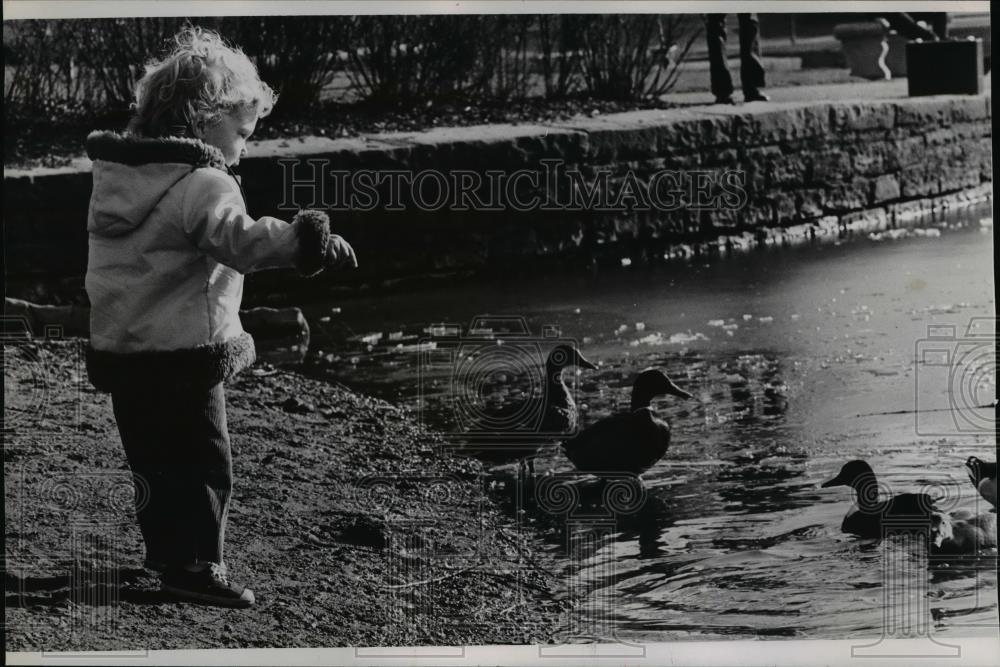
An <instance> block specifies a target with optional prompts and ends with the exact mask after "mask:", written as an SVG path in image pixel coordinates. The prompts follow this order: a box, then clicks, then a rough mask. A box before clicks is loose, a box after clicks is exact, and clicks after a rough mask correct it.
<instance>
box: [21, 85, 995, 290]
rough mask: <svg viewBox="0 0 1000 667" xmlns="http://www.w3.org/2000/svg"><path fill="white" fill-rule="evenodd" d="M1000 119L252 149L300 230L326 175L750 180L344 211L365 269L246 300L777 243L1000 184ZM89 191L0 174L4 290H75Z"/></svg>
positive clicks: (951, 102) (538, 130) (601, 122)
mask: <svg viewBox="0 0 1000 667" xmlns="http://www.w3.org/2000/svg"><path fill="white" fill-rule="evenodd" d="M991 114H992V108H991V98H990V95H989V94H986V95H979V96H938V97H925V98H902V99H883V100H862V99H857V100H842V101H835V102H826V101H821V102H787V103H764V104H760V103H753V104H747V105H742V106H719V105H717V106H710V107H702V108H684V109H670V110H648V111H635V112H629V113H622V114H614V115H606V116H596V117H592V118H579V119H575V120H573V121H568V122H561V123H554V124H551V125H488V126H478V127H464V128H437V129H433V130H430V131H427V132H415V133H399V134H380V135H372V136H367V137H361V138H351V139H329V138H326V137H303V138H302V139H292V140H288V139H282V140H270V141H261V142H253V143H252V144H251V147H250V150H251V157H249V158H247V159H245V160H244V161H243V163H242V164H241V171H242V173H243V175H244V183H245V184H246V185H248V187H247V196H248V206H249V209H250V211H251V213H252V214H253V215H256V216H259V215H265V214H267V215H277V216H278V217H283V218H285V219H288V218H290V217H291V213H292V210H287V209H286V210H279V205H280V204H281V203H285V204H286V205H289V206H290V208H291V209H294V208H296V207H307V206H314V205H320V206H322V205H323V204H324V203H328V202H327V201H325V200H321V201H318V202H317V201H310V196H309V195H310V192H312V195H313V197H312V198H314V199H315V198H319V195H318V194H317V193H318V192H319V190H318V189H317V188H310V187H308V186H309V184H310V183H320V184H322V183H325V181H324V179H326V178H327V177H328V172H329V170H331V169H337V170H344V171H345V172H346V173H355V172H357V171H358V170H370V171H371V172H373V173H380V172H382V171H386V170H401V171H404V172H408V173H417V172H420V171H422V170H436V171H438V172H440V173H443V174H449V173H454V171H453V170H467V171H468V172H469V173H473V174H478V175H479V176H485V175H487V174H488V172H490V171H494V172H501V173H504V174H512V173H514V172H517V171H519V170H521V171H523V172H524V173H526V174H528V175H531V174H534V175H536V176H537V178H536V179H535V180H534V181H532V179H530V178H526V179H524V182H522V183H519V184H518V188H517V191H518V196H521V197H529V198H530V197H531V196H533V195H537V196H538V197H539V199H540V200H541V201H546V197H551V196H553V195H558V196H559V197H563V196H565V195H566V193H567V191H568V190H570V189H571V188H567V187H564V186H565V184H563V183H560V184H559V186H558V187H557V189H556V192H549V191H548V185H549V183H547V182H546V181H545V178H544V175H545V169H544V163H543V161H557V163H558V164H559V165H561V166H562V168H563V169H565V170H573V171H575V172H577V173H578V174H579V175H580V178H581V179H583V182H584V185H585V187H591V186H593V188H594V192H595V193H596V194H597V195H605V194H606V195H608V196H610V197H611V198H612V199H614V198H615V197H616V196H619V195H621V194H622V192H623V190H624V189H625V188H628V187H632V188H636V187H638V188H647V189H648V188H650V187H652V184H653V183H654V182H655V181H656V178H657V176H658V174H661V172H664V171H671V172H675V173H676V174H678V175H679V177H681V178H685V177H691V178H693V177H694V176H693V175H694V174H695V173H696V172H697V173H707V174H708V175H709V177H711V178H716V177H717V176H718V175H719V174H723V173H725V172H726V171H727V170H728V171H733V172H736V173H738V174H742V178H743V179H744V181H743V184H742V186H741V187H742V192H743V195H745V196H744V197H743V198H742V200H741V201H734V202H731V204H733V203H735V204H736V205H735V206H734V205H727V206H722V207H720V206H715V207H708V208H706V207H703V206H702V207H696V206H695V204H696V202H694V201H692V200H691V197H692V195H691V193H690V192H689V193H687V194H685V195H684V196H683V197H682V199H680V200H679V201H680V203H681V205H679V206H677V207H673V208H670V207H666V208H664V207H660V208H651V209H647V210H633V211H632V212H629V211H627V210H624V209H623V210H604V211H601V210H597V207H596V206H582V207H576V209H574V207H566V206H563V207H561V208H557V209H556V210H541V209H537V208H536V209H533V210H528V211H517V210H513V209H511V208H510V207H507V208H501V209H499V210H495V211H473V210H468V211H457V210H454V207H453V206H451V205H445V206H442V207H440V209H439V210H436V211H427V210H421V208H420V207H418V206H415V205H414V202H413V201H405V202H402V204H403V205H402V206H401V207H400V210H387V207H386V206H377V207H375V208H374V209H372V210H361V209H360V208H358V207H355V208H353V209H352V208H346V207H345V208H344V209H343V210H334V211H332V215H331V218H332V219H333V221H334V227H335V228H336V230H337V231H338V232H339V233H342V234H344V236H346V237H347V238H349V239H350V240H351V241H352V243H353V244H354V246H355V248H356V249H357V250H358V254H359V258H360V260H361V270H359V271H358V272H356V273H352V274H350V275H347V274H337V275H334V276H324V277H321V278H319V279H318V280H314V281H307V282H303V281H301V280H299V279H296V278H295V277H294V276H291V275H287V274H285V273H284V272H265V273H263V274H255V275H253V276H251V277H250V279H249V280H248V283H247V289H248V292H247V293H248V300H249V301H250V302H253V301H254V299H255V297H256V296H259V295H263V294H268V293H272V292H275V291H279V292H280V291H282V290H285V289H287V288H288V286H289V285H292V284H295V285H296V289H297V290H298V289H306V290H316V291H323V290H329V289H334V288H336V287H337V286H338V285H339V286H346V285H348V284H355V285H357V284H361V283H366V284H378V283H384V282H389V281H395V280H398V279H400V278H406V277H413V276H420V275H429V274H440V273H449V272H454V271H460V272H461V271H490V270H504V268H503V267H510V266H511V262H518V263H524V262H539V263H543V264H544V263H551V262H554V261H558V262H566V261H568V262H573V263H579V262H582V263H585V264H587V263H591V262H595V261H597V262H601V261H605V260H606V259H607V258H608V257H612V256H614V257H617V258H619V259H620V258H621V257H628V256H630V255H632V254H645V253H651V254H652V255H655V256H663V255H664V254H668V247H669V246H671V245H672V244H691V243H702V242H709V241H711V240H713V239H717V238H719V237H721V236H731V235H737V236H739V235H741V234H750V235H753V236H758V235H761V234H763V235H765V236H766V234H765V232H766V231H767V230H768V229H770V228H786V227H789V226H793V225H800V224H814V223H815V222H816V221H818V220H822V219H824V218H826V217H829V216H835V217H838V218H839V217H841V216H844V215H849V214H855V213H858V212H864V211H866V210H874V209H876V208H879V207H887V206H893V205H897V204H903V203H906V202H908V201H911V200H917V199H923V198H927V197H941V196H944V195H950V194H954V193H960V192H962V191H965V190H969V189H973V188H976V187H978V186H980V185H982V184H984V183H991V182H992V152H991V144H990V142H991V139H992V137H991V134H992V126H991ZM283 162H284V163H285V164H282V163H283ZM293 177H294V178H296V179H298V180H299V182H300V185H301V183H305V184H306V186H307V187H305V188H301V187H300V188H298V189H296V190H294V191H291V196H290V197H289V190H288V189H287V188H285V185H286V184H287V183H288V181H289V179H291V178H293ZM316 179H319V181H317V180H316ZM601 179H604V180H603V181H602V180H601ZM327 185H328V184H327ZM90 186H91V178H90V163H89V162H88V161H86V160H76V161H74V163H73V164H72V165H70V166H68V167H64V168H60V169H33V170H7V169H5V171H4V195H5V198H4V199H5V208H4V218H5V228H6V231H7V238H6V245H7V248H8V249H9V250H8V253H7V278H8V293H10V294H12V295H14V296H24V297H26V298H29V299H33V300H36V301H46V300H50V297H52V296H53V295H65V294H66V293H67V291H69V292H72V291H74V290H77V291H78V290H79V287H80V284H81V281H80V278H81V277H82V275H83V272H84V271H85V268H86V246H87V236H86V212H87V205H88V200H89V196H90ZM331 187H332V186H331ZM320 194H321V193H320ZM379 194H380V195H384V194H385V193H384V192H382V191H379ZM710 194H711V193H710ZM715 194H717V192H716V193H715ZM286 197H288V198H289V199H290V201H285V199H286ZM640 208H641V207H640ZM615 261H617V260H615ZM347 281H350V282H347Z"/></svg>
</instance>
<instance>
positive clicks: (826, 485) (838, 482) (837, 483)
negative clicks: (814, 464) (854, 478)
mask: <svg viewBox="0 0 1000 667" xmlns="http://www.w3.org/2000/svg"><path fill="white" fill-rule="evenodd" d="M846 485H847V482H845V481H844V480H842V479H841V478H840V475H837V476H836V477H834V478H833V479H831V480H829V481H827V482H823V483H822V484H820V485H819V488H821V489H828V488H830V487H831V486H846Z"/></svg>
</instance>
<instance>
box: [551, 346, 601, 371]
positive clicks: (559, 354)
mask: <svg viewBox="0 0 1000 667" xmlns="http://www.w3.org/2000/svg"><path fill="white" fill-rule="evenodd" d="M545 364H546V366H548V367H549V368H550V369H552V370H555V371H557V372H558V371H561V370H562V369H564V368H570V367H571V366H579V367H580V368H586V369H588V370H592V371H593V370H597V365H596V364H594V363H591V362H590V361H588V360H587V359H586V357H584V356H583V355H582V354H580V351H579V350H577V349H576V348H575V347H573V346H572V345H566V344H562V345H557V346H556V347H554V348H553V349H552V351H551V352H549V358H548V359H547V360H546V362H545Z"/></svg>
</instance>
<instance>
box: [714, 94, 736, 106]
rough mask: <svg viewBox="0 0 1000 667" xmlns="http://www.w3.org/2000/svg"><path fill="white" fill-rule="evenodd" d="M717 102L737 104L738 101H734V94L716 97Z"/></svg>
mask: <svg viewBox="0 0 1000 667" xmlns="http://www.w3.org/2000/svg"><path fill="white" fill-rule="evenodd" d="M715 103H716V104H736V102H734V101H733V96H732V95H727V96H725V97H716V98H715Z"/></svg>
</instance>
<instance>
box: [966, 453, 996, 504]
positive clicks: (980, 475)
mask: <svg viewBox="0 0 1000 667" xmlns="http://www.w3.org/2000/svg"><path fill="white" fill-rule="evenodd" d="M965 467H966V468H968V469H969V479H970V480H972V486H974V487H976V490H978V491H979V495H981V496H982V497H983V498H985V499H986V501H987V502H988V503H989V504H991V505H993V507H994V508H995V507H996V506H997V464H996V461H994V462H993V463H990V462H988V461H980V460H979V459H977V458H976V457H975V456H970V457H969V458H968V460H967V461H966V462H965Z"/></svg>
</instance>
